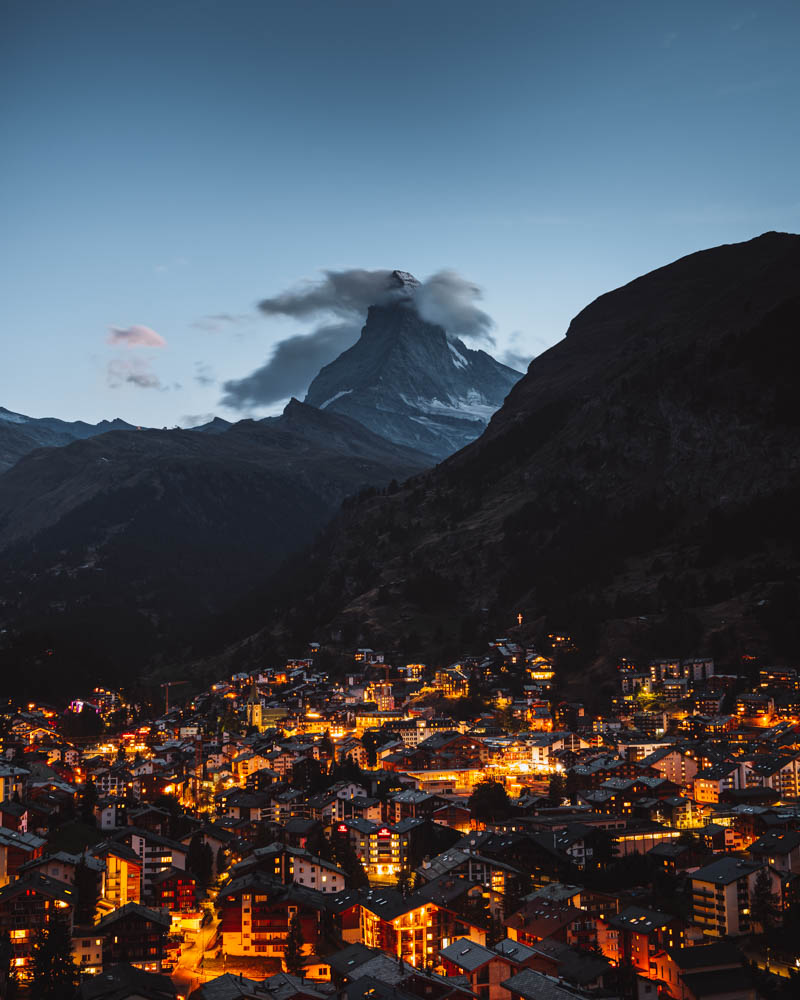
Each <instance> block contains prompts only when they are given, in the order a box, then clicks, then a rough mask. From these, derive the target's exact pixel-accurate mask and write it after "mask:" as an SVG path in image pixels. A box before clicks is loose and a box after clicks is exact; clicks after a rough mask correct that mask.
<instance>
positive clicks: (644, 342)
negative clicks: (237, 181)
mask: <svg viewBox="0 0 800 1000" xmlns="http://www.w3.org/2000/svg"><path fill="white" fill-rule="evenodd" d="M799 291H800V237H798V236H794V235H790V234H784V233H766V234H764V235H763V236H761V237H759V238H757V239H754V240H750V241H749V242H746V243H739V244H734V245H730V246H722V247H717V248H715V249H711V250H707V251H703V252H700V253H696V254H692V255H690V256H688V257H685V258H683V259H681V260H678V261H676V262H675V263H673V264H670V265H668V266H666V267H663V268H660V269H659V270H657V271H654V272H652V273H650V274H647V275H644V276H643V277H641V278H638V279H636V280H635V281H632V282H631V283H630V284H628V285H626V286H624V287H623V288H619V289H617V290H616V291H613V292H609V293H608V294H606V295H603V296H601V297H600V298H599V299H597V300H596V301H595V302H593V303H592V304H591V305H589V306H587V307H586V308H585V309H584V310H583V311H582V312H581V313H580V314H579V315H578V316H576V317H575V319H574V320H573V321H572V323H571V324H570V327H569V330H568V333H567V336H566V338H565V339H564V340H562V341H561V342H560V343H558V344H556V345H555V346H554V347H553V348H551V349H550V350H548V351H546V352H545V353H544V354H542V355H541V356H540V357H538V358H536V359H535V360H534V361H533V362H532V364H531V366H530V368H529V370H528V373H527V375H525V377H524V378H522V379H521V381H520V382H519V383H518V384H517V385H516V386H515V387H514V388H513V389H512V391H511V393H510V394H509V396H508V398H507V400H506V402H505V404H504V406H503V407H502V408H501V409H500V410H499V411H498V412H497V413H496V414H495V416H494V417H493V418H492V420H491V423H490V424H489V427H488V429H487V430H486V432H485V433H484V434H483V435H482V437H481V438H479V439H478V440H477V441H475V442H474V443H473V444H471V445H470V446H468V447H467V448H465V449H464V450H462V451H460V452H458V453H457V454H455V455H453V456H452V457H451V458H449V459H448V460H447V461H445V462H443V463H442V464H441V465H439V466H438V467H437V468H436V469H434V470H431V471H430V472H428V473H426V474H424V475H423V476H421V477H417V479H416V480H414V481H412V482H410V483H409V484H408V485H407V486H406V488H404V489H403V490H401V491H400V492H398V493H396V494H393V495H391V496H384V497H377V498H373V499H367V500H364V501H363V502H362V503H359V504H357V505H355V507H351V508H350V509H349V510H347V511H346V512H344V513H343V515H342V516H341V517H340V519H339V520H338V521H337V522H335V524H334V526H333V527H332V529H331V530H330V531H329V532H328V534H327V537H326V541H325V544H324V545H322V546H320V547H318V548H317V549H316V550H315V551H314V552H313V553H312V555H311V556H310V557H309V558H308V559H307V560H306V561H305V563H304V568H305V572H306V573H307V574H308V575H307V576H305V577H303V576H301V579H300V581H299V583H298V586H297V589H296V591H295V593H294V594H293V595H292V596H291V598H290V599H291V600H292V601H293V602H294V604H295V606H296V605H297V603H298V602H302V601H303V599H304V592H306V591H308V588H309V585H308V580H310V579H314V580H315V586H314V607H313V614H312V619H311V620H312V623H318V628H317V631H318V634H319V633H321V632H322V630H323V629H322V626H323V624H324V623H325V622H326V621H327V622H335V623H337V627H338V626H341V625H344V626H349V627H350V628H351V629H357V630H358V631H359V632H360V634H361V635H362V636H363V637H364V638H365V640H366V639H370V640H374V642H390V641H391V640H392V637H393V636H397V635H402V634H403V633H410V632H415V633H417V634H419V635H420V636H426V635H427V636H428V637H430V636H431V635H432V634H433V633H434V632H436V631H438V632H439V633H440V634H441V632H442V630H443V627H444V626H443V625H442V622H447V623H450V624H449V625H448V627H449V628H450V629H451V631H453V632H454V634H455V635H458V629H459V628H460V629H461V634H462V635H463V634H467V633H468V631H469V627H470V626H469V623H470V621H474V620H475V619H476V617H477V616H479V615H481V614H483V613H484V612H483V610H482V609H489V611H488V613H489V614H490V615H494V616H495V617H494V618H493V619H492V621H493V623H495V622H496V627H497V628H501V629H506V628H508V627H509V626H510V624H511V623H512V622H513V621H514V620H515V614H516V612H517V611H518V610H519V611H521V612H523V614H524V618H525V620H526V621H527V620H531V619H534V618H537V617H539V616H545V619H546V620H547V621H549V622H550V624H551V626H553V627H555V628H560V629H565V630H569V629H573V630H576V629H577V630H580V632H581V634H582V635H583V636H585V637H586V638H585V639H584V646H586V648H589V646H590V644H591V645H596V646H597V648H598V649H602V648H604V644H606V645H605V648H608V643H609V641H610V640H609V638H608V637H609V636H610V635H611V633H612V632H613V631H614V629H615V628H617V625H615V624H614V623H615V622H616V623H617V624H618V623H619V622H620V621H622V620H623V619H624V620H631V621H634V622H637V621H640V620H645V621H646V622H647V623H648V625H647V626H646V627H647V628H649V627H650V625H651V624H654V625H658V627H662V626H663V628H664V631H663V634H660V637H659V636H656V637H655V638H653V639H652V645H653V646H657V647H659V648H660V652H661V655H673V653H674V651H675V650H678V651H680V647H681V646H683V645H686V646H687V647H693V648H690V649H689V652H691V651H695V650H696V649H697V646H698V645H702V644H703V643H705V648H709V646H710V647H711V648H712V650H714V643H716V645H717V646H718V647H719V648H718V649H716V650H714V651H716V652H717V655H718V656H721V655H722V654H723V653H724V652H725V649H726V648H728V649H730V648H734V647H736V644H737V643H739V648H741V645H742V644H743V643H744V644H746V643H749V642H750V639H749V638H748V636H747V629H744V631H740V632H739V633H737V634H736V635H733V634H732V633H731V629H733V630H734V631H735V630H736V629H737V628H738V627H739V625H740V624H741V622H742V621H743V620H744V618H745V617H747V615H750V616H751V618H752V615H751V611H752V608H753V607H756V608H760V609H762V610H761V611H758V612H757V614H756V617H757V618H758V619H759V621H760V622H761V624H762V625H763V621H762V619H763V613H762V612H763V609H764V608H768V607H770V606H777V605H776V604H775V601H776V600H777V599H776V598H775V597H774V596H773V594H772V589H773V588H774V587H775V586H778V587H783V588H789V589H788V590H785V589H784V590H782V591H781V593H783V595H784V596H783V597H782V598H781V601H783V605H782V606H784V607H785V608H786V609H790V608H792V607H794V608H795V610H799V609H800V595H798V593H797V585H796V580H797V577H798V571H799V570H800V529H799V528H798V523H799V522H798V519H797V516H796V511H797V510H798V509H800V408H799V407H798V405H797V371H798V362H800V336H799V334H800V294H799ZM392 321H393V322H395V323H396V324H397V326H398V328H400V327H402V325H403V324H404V323H408V324H409V325H411V324H412V323H413V319H412V318H410V317H407V316H406V315H397V314H392ZM388 322H389V317H387V316H385V315H384V314H383V313H380V312H378V313H376V314H375V316H374V317H373V316H371V317H370V323H368V327H367V328H366V329H365V332H364V335H363V336H362V340H363V341H365V342H367V341H368V340H369V338H370V336H371V333H372V331H371V330H370V329H369V328H370V326H371V325H375V326H379V324H380V326H383V324H385V323H388ZM379 329H380V327H379ZM378 339H379V340H380V337H378ZM397 339H401V338H399V337H398V338H397ZM448 349H449V348H448V346H447V345H446V344H445V345H444V347H443V350H448ZM334 386H335V383H333V382H329V383H328V384H327V386H326V388H325V389H324V393H327V392H331V393H332V394H335V393H334V392H333V390H334ZM321 395H323V393H322V392H321V393H320V396H321ZM352 395H353V396H355V395H356V394H355V393H353V394H352ZM320 396H317V395H315V398H316V399H319V398H320ZM346 398H350V397H349V396H348V397H346ZM322 402H324V400H322ZM336 402H338V400H337V401H336ZM320 405H321V404H320ZM334 405H335V404H334V403H331V404H330V406H331V407H333V406H334ZM368 540H369V543H368ZM355 553H358V558H356V557H355ZM792 588H794V590H792ZM723 605H725V606H726V607H727V611H726V612H725V613H724V614H722V615H719V614H717V613H716V612H715V611H714V609H715V608H719V607H722V606H723ZM732 608H733V609H734V610H731V609H732ZM736 608H738V611H737V610H735V609H736ZM747 609H750V610H747ZM675 616H679V617H680V616H683V618H682V619H681V620H682V621H683V622H684V624H685V625H686V630H687V631H686V634H685V635H683V634H682V633H681V628H679V627H678V626H676V627H675V629H674V630H673V631H670V630H669V627H667V626H666V625H664V623H665V622H666V623H669V622H670V621H672V618H674V617H675ZM780 619H781V622H782V623H783V624H782V625H781V626H780V627H783V628H784V632H785V631H786V627H788V626H787V623H788V622H789V621H790V620H792V619H791V615H790V614H789V613H788V611H787V613H786V614H782V615H781V616H780ZM676 620H677V619H676ZM686 623H688V624H686ZM681 627H683V626H681ZM747 628H749V626H748V627H747ZM757 631H758V630H757V629H756V630H755V631H754V632H753V633H752V634H753V635H755V634H756V632H757ZM773 633H774V629H773ZM773 633H769V630H767V632H766V633H765V632H764V631H763V629H762V631H761V632H760V633H759V634H760V635H761V636H762V638H761V639H758V640H757V641H756V640H753V642H754V643H755V645H758V642H762V643H766V644H767V645H766V646H762V647H760V648H761V649H762V651H763V650H766V652H765V653H764V655H780V652H781V651H780V649H779V648H778V646H776V645H774V643H773V646H769V643H771V642H773V640H774V634H773ZM503 634H504V633H503ZM775 634H777V633H775ZM765 635H766V638H764V636H765ZM770 636H772V638H770ZM648 641H649V640H648ZM643 642H644V640H643ZM726 642H728V647H726V646H725V643H726ZM775 642H778V640H775ZM778 645H779V643H778ZM646 648H647V645H646V642H644V645H642V649H646ZM654 652H657V650H654ZM757 652H758V650H757ZM643 655H644V654H643Z"/></svg>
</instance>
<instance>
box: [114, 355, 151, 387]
mask: <svg viewBox="0 0 800 1000" xmlns="http://www.w3.org/2000/svg"><path fill="white" fill-rule="evenodd" d="M106 382H107V383H108V386H109V388H111V389H119V388H120V386H123V385H134V386H136V387H137V388H139V389H164V386H162V384H161V380H160V379H159V377H158V376H157V375H156V373H155V372H154V371H153V370H152V368H151V367H150V363H149V362H148V361H143V360H141V359H139V358H136V359H134V360H131V361H128V360H125V359H123V358H115V359H114V360H113V361H109V362H108V367H107V368H106Z"/></svg>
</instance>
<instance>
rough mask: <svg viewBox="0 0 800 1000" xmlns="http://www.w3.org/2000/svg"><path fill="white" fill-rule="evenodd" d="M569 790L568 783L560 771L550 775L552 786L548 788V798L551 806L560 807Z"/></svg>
mask: <svg viewBox="0 0 800 1000" xmlns="http://www.w3.org/2000/svg"><path fill="white" fill-rule="evenodd" d="M566 790H567V782H566V779H565V778H564V775H563V774H562V773H561V772H560V771H555V772H553V774H551V775H550V785H549V788H548V790H547V791H548V798H549V799H550V804H551V805H554V806H560V805H561V802H562V800H563V798H564V795H565V793H566Z"/></svg>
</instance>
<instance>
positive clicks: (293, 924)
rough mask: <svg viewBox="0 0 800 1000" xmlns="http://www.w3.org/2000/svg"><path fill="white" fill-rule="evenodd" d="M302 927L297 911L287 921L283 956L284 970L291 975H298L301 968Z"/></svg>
mask: <svg viewBox="0 0 800 1000" xmlns="http://www.w3.org/2000/svg"><path fill="white" fill-rule="evenodd" d="M303 944H304V941H303V928H302V927H301V926H300V916H299V914H297V913H294V914H293V915H292V919H291V920H290V921H289V936H288V937H287V938H286V950H285V952H284V955H283V958H284V962H285V963H286V971H287V972H290V973H291V974H292V975H293V976H298V975H300V973H301V972H302V969H303Z"/></svg>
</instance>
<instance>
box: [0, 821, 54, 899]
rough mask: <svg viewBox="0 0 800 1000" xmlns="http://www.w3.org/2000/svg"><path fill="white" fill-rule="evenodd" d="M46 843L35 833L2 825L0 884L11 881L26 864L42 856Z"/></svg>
mask: <svg viewBox="0 0 800 1000" xmlns="http://www.w3.org/2000/svg"><path fill="white" fill-rule="evenodd" d="M46 843H47V841H46V840H45V838H44V837H38V836H37V835H36V834H35V833H20V832H19V831H18V830H10V829H7V828H6V827H0V886H4V885H6V884H7V883H8V882H9V881H11V879H13V878H14V876H15V875H16V874H17V872H18V871H19V870H20V868H22V866H23V865H24V864H26V863H27V862H29V861H32V860H34V859H35V858H39V857H41V856H42V851H43V849H44V846H45V844H46Z"/></svg>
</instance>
